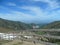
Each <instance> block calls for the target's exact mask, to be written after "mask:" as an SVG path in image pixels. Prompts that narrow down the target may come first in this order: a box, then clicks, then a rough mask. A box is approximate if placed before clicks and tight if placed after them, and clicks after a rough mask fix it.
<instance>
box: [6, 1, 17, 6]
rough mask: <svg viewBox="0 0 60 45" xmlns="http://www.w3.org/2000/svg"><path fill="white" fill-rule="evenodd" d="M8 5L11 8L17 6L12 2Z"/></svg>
mask: <svg viewBox="0 0 60 45" xmlns="http://www.w3.org/2000/svg"><path fill="white" fill-rule="evenodd" d="M7 5H9V6H16V4H15V3H12V2H9V3H8V4H7Z"/></svg>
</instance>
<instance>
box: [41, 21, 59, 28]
mask: <svg viewBox="0 0 60 45" xmlns="http://www.w3.org/2000/svg"><path fill="white" fill-rule="evenodd" d="M42 28H43V29H60V21H55V22H52V23H49V24H47V25H45V26H42Z"/></svg>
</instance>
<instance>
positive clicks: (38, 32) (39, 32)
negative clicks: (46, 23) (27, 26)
mask: <svg viewBox="0 0 60 45" xmlns="http://www.w3.org/2000/svg"><path fill="white" fill-rule="evenodd" d="M35 33H36V34H39V35H43V34H46V32H43V31H35Z"/></svg>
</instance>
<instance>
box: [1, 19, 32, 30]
mask: <svg viewBox="0 0 60 45" xmlns="http://www.w3.org/2000/svg"><path fill="white" fill-rule="evenodd" d="M0 27H2V28H6V29H13V30H22V29H23V30H25V29H31V28H32V27H31V25H29V24H26V23H22V22H19V21H9V20H5V19H1V18H0Z"/></svg>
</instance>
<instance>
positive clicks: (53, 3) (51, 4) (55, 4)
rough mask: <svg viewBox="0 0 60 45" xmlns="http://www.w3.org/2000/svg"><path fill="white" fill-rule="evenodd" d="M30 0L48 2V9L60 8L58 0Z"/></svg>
mask: <svg viewBox="0 0 60 45" xmlns="http://www.w3.org/2000/svg"><path fill="white" fill-rule="evenodd" d="M30 1H33V2H39V1H40V2H46V3H48V4H49V7H48V9H55V8H58V7H60V6H59V3H58V2H57V1H56V0H30Z"/></svg>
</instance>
